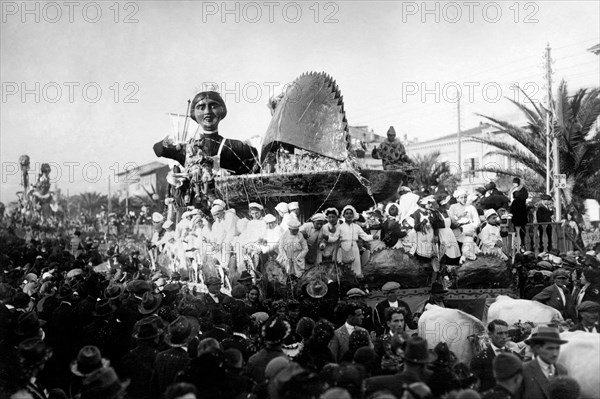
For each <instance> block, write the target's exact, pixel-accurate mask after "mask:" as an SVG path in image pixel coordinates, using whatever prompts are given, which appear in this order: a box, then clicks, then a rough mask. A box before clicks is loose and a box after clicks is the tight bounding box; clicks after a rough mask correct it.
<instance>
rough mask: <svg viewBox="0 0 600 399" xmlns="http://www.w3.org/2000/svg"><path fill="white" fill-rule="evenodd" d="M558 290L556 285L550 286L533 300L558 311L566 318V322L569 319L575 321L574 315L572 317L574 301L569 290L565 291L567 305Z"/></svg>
mask: <svg viewBox="0 0 600 399" xmlns="http://www.w3.org/2000/svg"><path fill="white" fill-rule="evenodd" d="M558 290H559V288H558V286H557V285H556V284H552V285H549V286H548V287H546V288H544V289H543V290H542V291H541V292H540V293H539V294H537V295H536V296H534V297H533V298H532V299H533V300H534V301H538V302H541V303H543V304H545V305H548V306H550V307H553V308H554V309H556V310H558V311H559V312H560V313H561V314H562V316H563V317H564V318H565V320H566V319H568V318H570V319H574V318H575V317H574V315H571V307H572V302H573V301H572V298H571V294H570V293H569V290H567V289H563V294H564V295H565V301H566V302H567V303H566V304H564V303H563V302H562V298H561V296H560V293H559V291H558Z"/></svg>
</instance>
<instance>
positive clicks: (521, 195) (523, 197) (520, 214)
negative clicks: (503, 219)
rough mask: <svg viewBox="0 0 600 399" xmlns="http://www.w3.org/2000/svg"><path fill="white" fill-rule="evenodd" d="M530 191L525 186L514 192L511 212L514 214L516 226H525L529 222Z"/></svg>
mask: <svg viewBox="0 0 600 399" xmlns="http://www.w3.org/2000/svg"><path fill="white" fill-rule="evenodd" d="M528 197H529V192H527V189H526V188H525V187H523V188H522V189H520V190H518V191H515V192H513V202H512V203H511V204H510V213H511V214H512V222H513V224H514V225H515V226H525V225H526V224H527V203H526V201H527V198H528Z"/></svg>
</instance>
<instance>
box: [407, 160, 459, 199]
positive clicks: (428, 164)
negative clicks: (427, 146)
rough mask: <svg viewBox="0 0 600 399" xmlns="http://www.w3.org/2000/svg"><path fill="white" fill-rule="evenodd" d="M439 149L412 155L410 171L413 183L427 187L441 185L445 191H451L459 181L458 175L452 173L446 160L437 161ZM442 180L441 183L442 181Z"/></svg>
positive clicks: (419, 186)
mask: <svg viewBox="0 0 600 399" xmlns="http://www.w3.org/2000/svg"><path fill="white" fill-rule="evenodd" d="M439 156H440V151H434V152H431V153H429V154H425V155H415V156H413V157H412V162H413V167H414V168H415V169H414V170H413V172H412V177H414V184H415V185H416V186H418V188H426V189H429V188H430V187H432V186H439V185H443V186H444V188H445V189H446V191H448V192H449V193H452V192H453V191H454V190H455V189H456V187H457V186H458V183H459V182H460V175H456V174H453V173H452V172H451V170H450V164H449V163H448V162H439V161H438V158H439ZM442 182H443V183H442Z"/></svg>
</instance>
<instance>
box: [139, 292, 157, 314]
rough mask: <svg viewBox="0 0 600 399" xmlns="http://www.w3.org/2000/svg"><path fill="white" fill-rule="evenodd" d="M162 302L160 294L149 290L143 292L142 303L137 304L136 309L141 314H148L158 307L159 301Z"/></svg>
mask: <svg viewBox="0 0 600 399" xmlns="http://www.w3.org/2000/svg"><path fill="white" fill-rule="evenodd" d="M161 302H162V295H161V294H155V293H153V292H150V291H146V292H144V296H143V297H142V303H140V304H139V306H138V311H139V312H140V313H141V314H150V313H153V312H155V311H156V309H158V308H159V307H160V303H161Z"/></svg>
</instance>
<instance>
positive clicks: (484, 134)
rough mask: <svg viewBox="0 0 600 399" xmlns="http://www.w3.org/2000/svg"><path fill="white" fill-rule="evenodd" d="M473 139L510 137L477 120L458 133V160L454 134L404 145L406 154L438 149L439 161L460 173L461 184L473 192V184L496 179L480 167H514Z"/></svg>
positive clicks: (412, 154) (493, 150)
mask: <svg viewBox="0 0 600 399" xmlns="http://www.w3.org/2000/svg"><path fill="white" fill-rule="evenodd" d="M477 138H494V139H495V140H500V141H501V140H510V141H512V142H515V143H516V141H515V140H514V139H512V138H511V137H510V136H509V135H507V134H506V133H502V132H499V131H498V130H497V129H496V128H495V127H493V126H491V125H489V124H487V123H481V124H480V125H479V126H477V127H475V128H472V129H468V130H465V131H462V132H461V134H460V144H461V161H460V166H459V160H458V134H457V133H452V134H448V135H445V136H442V137H438V138H436V139H433V140H428V141H423V142H418V141H414V142H408V143H406V144H405V147H406V152H407V154H408V156H410V157H415V156H416V155H427V154H430V153H432V152H434V151H439V152H440V156H439V158H438V160H439V162H448V163H449V164H450V165H451V168H452V170H453V171H454V172H455V173H459V172H460V173H461V176H462V183H461V187H464V188H466V189H467V190H470V191H474V189H475V187H479V186H483V185H485V184H486V183H488V182H489V181H491V180H494V179H495V178H496V174H495V173H491V172H480V171H478V169H480V168H484V167H500V168H504V169H510V168H517V167H518V165H515V164H514V162H513V164H511V160H510V159H508V158H507V157H505V156H501V155H498V154H494V153H493V152H495V151H497V148H495V147H493V146H490V145H487V144H483V143H481V142H479V141H477Z"/></svg>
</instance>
